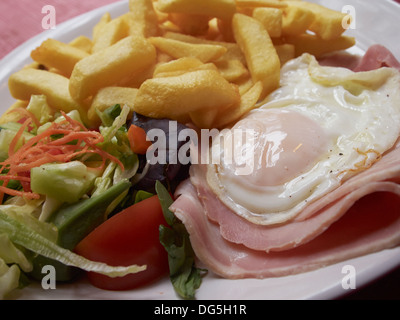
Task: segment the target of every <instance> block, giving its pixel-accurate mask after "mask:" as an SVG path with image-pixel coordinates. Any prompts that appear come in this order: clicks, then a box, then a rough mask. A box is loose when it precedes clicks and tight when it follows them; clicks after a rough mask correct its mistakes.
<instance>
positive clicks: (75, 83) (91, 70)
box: [69, 36, 156, 101]
mask: <svg viewBox="0 0 400 320" xmlns="http://www.w3.org/2000/svg"><path fill="white" fill-rule="evenodd" d="M155 59H156V51H155V48H154V47H153V46H152V45H151V44H150V43H149V42H148V41H147V40H146V39H144V38H143V37H135V36H129V37H126V38H124V39H122V40H120V41H119V42H117V43H116V44H114V45H112V46H111V47H108V48H106V49H104V50H101V51H99V52H97V53H95V54H92V55H90V56H88V57H86V58H85V59H82V60H81V61H79V62H78V63H77V64H76V65H75V67H74V70H73V71H72V74H71V78H70V82H69V91H70V93H71V96H72V97H73V99H74V100H76V101H84V100H85V99H87V98H89V97H91V96H93V95H95V94H96V93H97V92H98V91H99V90H100V89H101V88H104V87H109V86H114V85H117V84H121V83H124V82H126V81H129V80H130V79H131V78H133V76H134V75H135V74H136V73H139V72H140V71H142V70H144V69H146V68H147V67H149V66H150V65H151V64H153V63H154V62H155Z"/></svg>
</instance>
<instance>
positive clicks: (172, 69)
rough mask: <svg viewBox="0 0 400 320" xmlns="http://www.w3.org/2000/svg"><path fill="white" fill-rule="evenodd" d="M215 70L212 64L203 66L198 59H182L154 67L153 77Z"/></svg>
mask: <svg viewBox="0 0 400 320" xmlns="http://www.w3.org/2000/svg"><path fill="white" fill-rule="evenodd" d="M207 69H208V70H217V67H216V66H215V65H214V64H212V63H206V64H204V63H203V62H201V61H200V60H199V59H196V58H190V57H183V58H179V59H176V60H172V61H170V62H167V63H161V64H159V65H157V66H156V68H155V70H154V73H153V77H154V78H159V77H172V76H179V75H181V74H183V73H186V72H190V71H196V70H207Z"/></svg>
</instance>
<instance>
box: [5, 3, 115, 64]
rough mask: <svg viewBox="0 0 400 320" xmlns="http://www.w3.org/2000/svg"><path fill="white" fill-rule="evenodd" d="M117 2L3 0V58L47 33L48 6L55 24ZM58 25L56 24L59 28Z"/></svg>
mask: <svg viewBox="0 0 400 320" xmlns="http://www.w3.org/2000/svg"><path fill="white" fill-rule="evenodd" d="M117 1H118V0H1V1H0V59H1V58H3V57H4V56H5V55H6V54H7V53H9V52H10V51H12V50H13V49H14V48H16V47H18V46H19V45H20V44H22V43H23V42H25V41H26V40H28V39H29V38H31V37H33V36H35V35H37V34H39V33H41V32H43V31H44V29H43V27H42V20H43V18H44V17H45V16H46V12H45V13H42V8H43V7H44V6H46V5H51V6H53V7H54V9H55V12H56V16H55V17H56V19H55V20H56V24H59V23H61V22H63V21H66V20H68V19H70V18H73V17H75V16H77V15H80V14H82V13H84V12H87V11H90V10H92V9H96V8H98V7H101V6H103V5H107V4H110V3H113V2H117ZM56 26H57V25H56Z"/></svg>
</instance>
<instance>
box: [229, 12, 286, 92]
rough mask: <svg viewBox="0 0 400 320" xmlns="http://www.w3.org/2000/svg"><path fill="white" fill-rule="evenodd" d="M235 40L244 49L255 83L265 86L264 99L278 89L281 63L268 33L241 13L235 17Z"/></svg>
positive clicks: (233, 22)
mask: <svg viewBox="0 0 400 320" xmlns="http://www.w3.org/2000/svg"><path fill="white" fill-rule="evenodd" d="M232 26H233V32H234V35H235V39H236V41H237V43H238V44H239V46H240V48H241V49H242V51H243V53H244V55H245V57H246V61H247V66H248V68H249V70H250V74H251V76H252V78H253V82H254V83H256V82H258V81H261V83H262V84H263V93H262V95H261V96H262V98H263V97H265V96H266V95H267V94H269V93H271V92H272V91H273V90H275V89H276V88H278V86H279V79H280V61H279V57H278V54H277V53H276V50H275V48H274V45H273V43H272V41H271V38H270V37H269V35H268V32H267V31H266V30H265V29H264V27H263V26H262V24H261V23H260V22H259V21H257V20H256V19H254V18H252V17H248V16H246V15H243V14H241V13H237V14H235V15H234V16H233V21H232Z"/></svg>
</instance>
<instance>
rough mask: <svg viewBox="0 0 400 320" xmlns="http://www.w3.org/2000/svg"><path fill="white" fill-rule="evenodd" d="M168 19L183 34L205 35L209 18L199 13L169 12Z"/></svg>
mask: <svg viewBox="0 0 400 320" xmlns="http://www.w3.org/2000/svg"><path fill="white" fill-rule="evenodd" d="M169 19H170V21H171V22H173V23H174V24H175V25H176V26H178V28H179V30H180V31H181V32H183V33H184V34H189V35H193V36H199V35H205V34H206V33H207V31H208V28H209V24H208V22H209V20H210V18H209V17H208V16H205V15H200V14H183V13H171V14H170V15H169Z"/></svg>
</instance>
